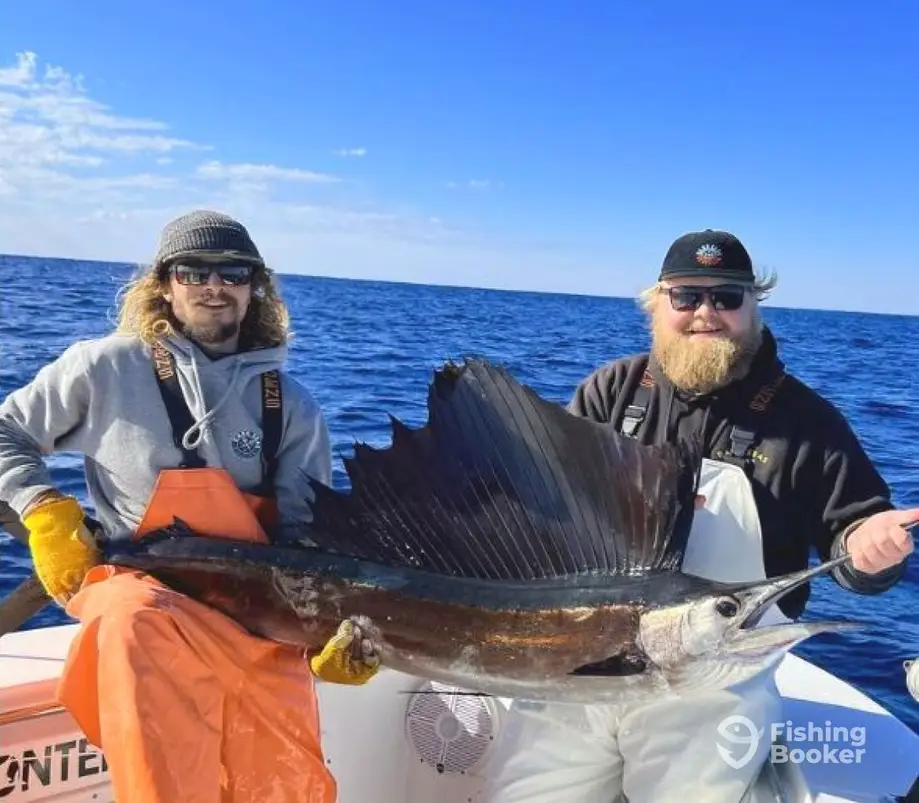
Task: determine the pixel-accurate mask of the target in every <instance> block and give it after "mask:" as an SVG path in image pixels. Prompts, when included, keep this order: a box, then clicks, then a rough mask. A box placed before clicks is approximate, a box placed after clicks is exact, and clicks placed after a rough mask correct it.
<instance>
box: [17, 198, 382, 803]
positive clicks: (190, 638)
mask: <svg viewBox="0 0 919 803" xmlns="http://www.w3.org/2000/svg"><path fill="white" fill-rule="evenodd" d="M287 336H288V316H287V309H286V307H285V305H284V304H283V302H282V301H281V298H280V295H279V292H278V290H277V288H276V286H275V282H274V279H273V274H272V272H271V270H270V269H269V268H268V266H267V265H266V264H265V261H264V259H263V258H262V255H261V254H260V253H259V250H258V249H257V248H256V246H255V243H254V242H253V240H252V238H251V237H250V235H249V232H248V231H247V230H246V228H245V227H244V226H243V225H242V224H241V223H240V222H239V221H236V220H234V219H233V218H231V217H229V216H228V215H225V214H222V213H219V212H212V211H209V210H196V211H194V212H190V213H189V214H187V215H182V216H181V217H179V218H177V219H176V220H173V221H171V222H170V223H169V224H168V225H167V226H166V227H165V228H164V230H163V232H162V235H161V237H160V241H159V245H158V248H157V251H156V255H155V257H154V259H153V262H152V264H151V265H150V266H149V268H147V269H146V270H144V271H142V273H141V274H140V275H139V276H138V277H137V278H136V280H134V281H133V282H132V283H131V284H130V285H129V287H128V288H127V290H126V292H125V293H124V294H123V295H122V296H121V309H120V316H119V325H118V329H117V331H116V332H114V333H113V334H111V335H108V336H107V337H103V338H99V339H95V340H85V341H80V342H78V343H75V344H74V345H73V346H71V347H70V348H68V349H67V350H66V351H65V353H64V354H62V355H61V356H60V357H59V358H58V359H57V360H55V361H54V362H53V363H51V364H50V365H48V366H45V367H44V368H43V369H42V370H41V371H40V372H39V373H38V375H37V376H36V377H35V378H34V379H33V381H32V382H30V383H29V384H27V385H26V386H25V387H23V388H20V389H19V390H16V391H14V392H13V393H11V394H10V395H9V396H8V397H7V398H6V399H5V401H4V403H3V405H2V406H0V500H2V501H4V502H6V503H7V504H9V506H10V507H11V508H12V509H13V510H15V511H16V513H17V514H19V515H20V517H21V518H22V521H23V524H24V525H25V527H26V529H27V530H28V531H29V546H30V549H31V553H32V559H33V564H34V567H35V571H36V573H37V575H38V577H39V579H40V580H41V582H42V583H43V584H44V587H45V589H46V590H47V592H48V594H49V595H50V596H51V597H52V598H53V599H54V600H55V601H56V602H58V603H59V604H60V605H62V606H66V610H67V612H68V613H69V614H70V615H71V616H73V617H74V618H76V619H78V620H79V621H80V623H81V627H80V630H79V632H78V634H77V636H76V638H75V639H74V641H73V643H72V645H71V649H70V652H69V655H68V658H67V662H66V664H65V666H64V670H63V673H62V676H61V683H60V686H59V689H58V693H59V698H60V700H61V702H62V703H63V704H64V706H65V707H66V708H67V710H68V711H69V712H70V713H71V714H72V715H73V717H74V718H75V720H76V721H77V723H78V725H79V726H80V727H81V728H82V729H83V731H84V733H85V734H86V736H87V738H88V739H89V740H90V741H91V742H92V743H93V744H95V745H98V746H100V747H101V748H102V749H103V750H104V752H105V755H106V758H107V761H108V766H109V768H110V773H111V779H112V786H113V791H114V795H115V798H116V799H117V800H119V801H131V803H166V801H170V802H171V801H179V800H202V801H203V800H218V799H219V800H232V801H236V803H243V802H244V801H251V803H256V801H266V800H273V801H278V803H283V802H284V801H290V803H293V801H303V800H309V801H311V803H333V801H334V800H336V798H337V790H336V783H335V780H334V778H333V777H332V774H331V772H330V770H329V768H328V766H327V765H326V763H325V760H324V758H323V754H322V747H321V732H320V727H319V721H318V710H317V701H316V697H315V692H314V676H318V677H319V678H322V679H323V680H326V681H330V682H334V683H344V684H360V683H364V682H366V681H367V680H369V678H370V677H372V676H373V674H374V673H375V671H376V664H377V661H376V657H375V656H374V655H372V654H371V653H370V652H364V653H363V654H357V655H354V657H352V652H351V650H352V644H353V642H354V641H355V640H359V634H357V633H356V632H354V631H351V630H349V629H348V627H347V626H343V628H342V630H341V631H340V632H339V634H337V635H336V636H335V637H333V638H332V639H331V640H330V641H329V643H328V645H327V646H326V648H325V649H324V650H323V651H322V652H321V653H319V654H318V655H315V656H311V657H310V658H309V660H307V657H306V656H304V655H303V654H302V653H301V652H300V651H298V650H296V649H294V648H292V647H289V646H287V645H283V644H278V643H275V642H272V641H268V640H265V639H259V638H256V637H254V636H252V635H250V634H249V633H248V632H246V631H244V630H243V629H242V628H240V627H239V626H238V625H236V624H235V623H234V622H232V621H231V620H230V619H228V618H227V617H225V616H223V615H222V614H221V613H219V612H218V611H217V610H216V609H214V608H211V607H209V606H206V605H202V604H200V603H197V602H195V601H194V600H191V599H189V598H187V597H185V596H183V595H181V594H179V593H176V592H175V591H173V590H172V589H170V588H168V587H166V586H164V585H163V584H162V583H160V582H158V581H156V580H155V579H153V578H151V577H149V576H147V575H144V574H143V573H142V572H132V571H127V570H125V569H122V568H119V567H115V566H107V565H105V564H104V563H102V557H101V554H100V552H99V550H98V549H97V544H98V543H99V542H105V541H109V542H112V541H119V540H122V541H123V540H129V539H131V538H134V537H135V536H138V535H144V534H147V533H149V532H152V531H156V530H157V529H159V528H162V527H165V526H168V525H171V524H173V523H174V521H175V519H180V520H181V521H182V522H184V523H185V524H187V525H188V526H189V527H190V528H191V529H192V530H193V531H195V532H196V533H198V534H200V535H208V536H211V537H214V538H232V539H236V540H246V541H255V542H261V543H264V542H265V541H272V542H284V541H297V540H300V539H301V537H302V534H303V532H304V529H305V525H307V524H308V523H309V521H310V518H311V513H310V507H309V500H310V498H311V495H312V489H311V487H310V485H309V481H310V478H314V479H316V480H318V481H320V482H324V483H326V484H329V483H330V482H331V473H332V456H331V449H330V444H329V434H328V431H327V428H326V423H325V420H324V417H323V415H322V412H321V410H320V408H319V406H318V404H317V403H316V401H315V399H314V398H313V396H312V395H311V394H310V392H309V391H308V390H307V389H306V388H305V387H304V386H303V385H302V384H301V383H300V382H298V381H296V380H295V379H293V378H292V377H291V376H290V375H289V374H288V373H287V372H286V371H285V370H283V366H284V362H285V359H286V356H287V343H286V341H287ZM56 450H63V451H74V452H82V453H83V454H84V455H85V458H86V459H85V473H86V480H87V485H88V488H89V492H90V496H91V497H92V500H93V502H94V504H95V515H96V517H97V518H98V523H99V532H97V533H96V535H95V536H91V535H90V534H89V532H88V530H87V527H86V525H85V517H84V514H83V510H82V508H81V505H80V503H79V502H78V500H77V499H75V498H74V497H72V496H66V495H63V494H61V493H59V492H58V491H57V490H56V489H55V488H54V487H53V484H52V481H51V475H50V474H49V471H48V468H47V466H46V465H45V463H44V457H45V455H47V454H49V453H51V452H53V451H56ZM97 539H98V540H97ZM354 646H360V647H361V648H364V649H365V650H367V648H368V646H369V645H367V644H366V643H365V642H364V641H363V640H360V644H359V645H354ZM358 653H360V650H358Z"/></svg>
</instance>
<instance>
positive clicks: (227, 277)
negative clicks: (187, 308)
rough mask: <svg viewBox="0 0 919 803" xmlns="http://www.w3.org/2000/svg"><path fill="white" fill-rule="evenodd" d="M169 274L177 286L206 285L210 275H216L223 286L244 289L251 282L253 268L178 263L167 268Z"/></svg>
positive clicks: (237, 265)
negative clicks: (173, 277)
mask: <svg viewBox="0 0 919 803" xmlns="http://www.w3.org/2000/svg"><path fill="white" fill-rule="evenodd" d="M169 273H170V275H172V276H175V279H176V281H177V282H178V283H179V284H193V285H198V284H207V283H208V281H210V278H211V274H212V273H216V274H217V277H218V278H219V279H220V281H221V282H223V283H224V284H226V285H230V286H231V287H244V286H245V285H247V284H249V283H250V282H251V281H252V274H253V267H252V265H245V264H239V263H236V264H233V263H224V264H208V263H196V264H186V263H178V264H175V265H170V266H169Z"/></svg>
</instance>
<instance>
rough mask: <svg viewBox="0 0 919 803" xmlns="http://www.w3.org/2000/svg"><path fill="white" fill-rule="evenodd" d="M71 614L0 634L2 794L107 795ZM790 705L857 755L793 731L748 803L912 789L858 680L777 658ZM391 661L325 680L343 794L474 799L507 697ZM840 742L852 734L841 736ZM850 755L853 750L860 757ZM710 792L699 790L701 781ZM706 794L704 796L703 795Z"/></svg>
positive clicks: (75, 799) (328, 741) (893, 741)
mask: <svg viewBox="0 0 919 803" xmlns="http://www.w3.org/2000/svg"><path fill="white" fill-rule="evenodd" d="M74 632H75V630H74V626H72V625H65V626H61V627H52V628H44V629H40V630H31V631H23V632H19V633H13V634H10V635H8V636H5V637H4V638H2V639H0V801H4V803H6V802H7V801H8V802H9V803H24V802H25V801H51V800H54V801H56V803H90V801H92V803H106V801H111V800H112V796H111V790H110V788H109V778H108V771H107V765H106V764H105V759H104V756H103V755H102V754H101V753H99V752H98V751H97V750H96V749H95V748H93V747H92V746H91V745H89V744H88V743H87V742H86V740H85V738H84V737H83V735H82V733H81V732H80V730H79V729H78V728H77V726H76V723H75V722H74V721H73V719H72V718H71V717H70V715H69V714H67V712H66V711H63V710H62V709H60V708H59V707H58V706H57V705H56V704H55V702H54V689H55V685H56V682H57V677H58V675H59V673H60V670H61V665H62V663H63V660H64V656H65V655H66V651H67V648H68V645H69V643H70V639H71V637H72V635H73V633H74ZM777 682H778V685H779V689H780V691H781V692H782V695H783V698H784V704H785V712H786V717H787V719H789V720H790V721H791V722H792V723H793V724H794V725H801V724H806V723H808V722H813V723H814V724H817V725H820V724H825V723H826V722H827V721H828V720H829V721H830V722H832V724H833V725H834V726H855V725H859V726H864V727H865V729H866V732H867V739H866V743H865V745H864V752H863V753H862V754H861V755H860V756H859V757H858V760H852V761H851V763H823V762H822V761H821V762H817V763H813V762H810V761H808V760H807V759H808V758H813V757H814V756H815V755H816V754H813V753H812V754H811V755H810V756H808V755H807V751H808V750H809V749H810V750H815V749H816V750H819V751H821V753H822V751H823V749H824V747H823V742H821V741H819V740H816V741H814V742H813V743H807V742H801V741H794V742H792V743H789V744H788V745H787V747H789V748H794V749H796V750H799V751H801V752H800V753H795V754H793V758H798V759H800V758H804V759H805V760H804V761H803V762H800V763H796V762H795V761H791V762H786V763H784V764H781V763H780V764H776V765H773V766H767V767H766V768H765V769H764V771H763V773H762V774H761V776H760V778H759V780H758V781H757V785H756V788H755V789H754V790H751V793H750V795H749V797H748V800H749V801H750V803H760V802H761V801H770V803H775V801H789V803H791V802H793V803H799V802H800V803H867V802H868V801H872V803H876V802H877V801H884V800H891V801H892V800H893V799H894V798H893V796H894V795H902V794H905V793H906V791H907V790H908V789H909V788H910V787H911V785H912V784H913V782H914V780H915V779H916V776H917V773H919V737H917V736H916V735H915V734H914V733H913V732H912V731H911V730H910V729H909V728H907V727H906V726H905V725H904V724H903V723H901V722H900V721H899V720H897V719H896V718H895V717H893V716H892V715H891V714H890V713H889V712H888V711H886V710H885V709H884V708H882V707H881V706H879V705H877V704H876V703H875V702H873V701H872V700H870V699H869V698H868V697H866V696H865V695H863V694H861V693H860V692H858V691H857V690H855V689H854V688H852V687H851V686H849V685H847V684H845V683H844V682H842V681H841V680H839V679H838V678H835V677H834V676H832V675H830V674H828V673H826V672H824V671H823V670H821V669H819V668H817V667H815V666H813V665H812V664H809V663H808V662H806V661H804V660H802V659H800V658H798V657H796V656H788V657H786V659H785V660H784V662H783V664H782V666H781V667H780V669H779V672H778V676H777ZM430 688H431V686H430V684H427V683H426V682H425V681H421V680H419V679H417V678H412V677H410V676H407V675H404V674H401V673H398V672H393V671H388V670H384V671H382V672H381V673H380V674H379V675H378V676H377V677H376V678H375V679H374V681H373V682H372V683H370V684H368V685H367V686H364V687H360V688H351V687H342V686H334V685H329V684H322V686H321V687H320V690H319V694H320V704H321V711H322V727H323V740H324V742H323V745H324V750H325V753H326V757H327V760H328V763H329V766H330V768H331V770H332V772H333V773H334V774H335V776H336V778H337V779H338V783H339V790H340V795H339V800H340V803H366V801H368V800H385V801H393V802H395V801H405V803H430V801H437V803H475V801H476V800H478V799H479V795H480V791H481V788H482V784H483V778H484V773H485V772H486V771H487V766H488V761H489V757H490V755H491V747H492V745H493V744H494V738H495V737H496V736H497V733H498V732H499V730H500V728H501V725H502V720H503V715H504V713H505V711H506V705H507V701H503V700H495V699H483V698H479V697H473V696H468V695H461V694H459V695H458V694H454V693H452V691H456V690H451V689H450V688H449V687H443V686H436V687H435V688H436V690H437V691H440V692H442V693H439V694H413V692H417V691H419V690H421V689H430ZM844 747H845V746H844ZM853 758H854V757H853ZM700 792H704V790H700ZM700 799H701V798H700Z"/></svg>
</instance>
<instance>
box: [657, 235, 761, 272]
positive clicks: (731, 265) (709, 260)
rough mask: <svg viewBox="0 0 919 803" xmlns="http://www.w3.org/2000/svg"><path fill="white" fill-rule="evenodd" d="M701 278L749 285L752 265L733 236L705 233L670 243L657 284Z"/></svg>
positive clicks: (748, 256)
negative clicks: (673, 280)
mask: <svg viewBox="0 0 919 803" xmlns="http://www.w3.org/2000/svg"><path fill="white" fill-rule="evenodd" d="M687 276H705V277H707V278H711V277H714V278H723V279H727V280H729V281H734V282H751V283H752V282H753V281H754V280H755V277H754V275H753V261H752V260H751V259H750V255H749V254H748V253H747V249H746V248H744V245H743V243H742V242H740V240H738V239H737V237H735V236H734V235H733V234H730V233H729V232H726V231H717V230H714V229H706V230H705V231H693V232H689V233H688V234H684V235H682V236H681V237H678V238H677V239H676V240H674V242H673V245H671V246H670V248H669V250H668V251H667V255H666V256H665V257H664V264H663V265H661V274H660V276H659V277H658V281H662V280H664V279H677V278H685V277H687Z"/></svg>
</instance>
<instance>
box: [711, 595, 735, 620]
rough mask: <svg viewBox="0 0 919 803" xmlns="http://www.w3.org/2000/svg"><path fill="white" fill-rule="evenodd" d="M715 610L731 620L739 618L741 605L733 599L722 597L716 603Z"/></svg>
mask: <svg viewBox="0 0 919 803" xmlns="http://www.w3.org/2000/svg"><path fill="white" fill-rule="evenodd" d="M715 610H716V611H718V613H719V615H721V616H723V617H724V618H725V619H730V618H732V617H734V616H737V613H738V612H739V611H740V604H739V603H738V602H737V600H736V599H734V598H733V597H722V598H721V599H719V600H718V601H717V602H716V603H715Z"/></svg>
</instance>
